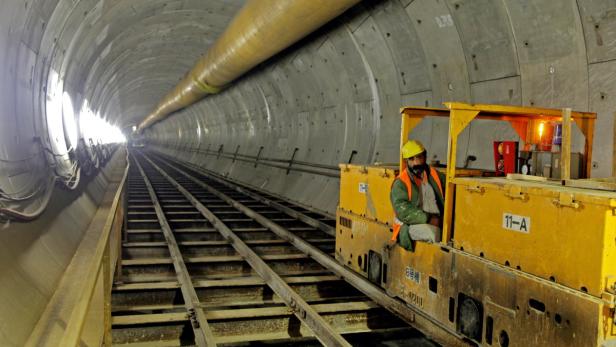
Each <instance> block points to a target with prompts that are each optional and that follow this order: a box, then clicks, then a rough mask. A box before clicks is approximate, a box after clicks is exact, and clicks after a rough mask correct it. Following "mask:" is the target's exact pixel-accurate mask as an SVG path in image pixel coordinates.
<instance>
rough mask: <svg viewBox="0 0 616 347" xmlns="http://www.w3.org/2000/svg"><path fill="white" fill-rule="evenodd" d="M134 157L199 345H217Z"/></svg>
mask: <svg viewBox="0 0 616 347" xmlns="http://www.w3.org/2000/svg"><path fill="white" fill-rule="evenodd" d="M133 157H134V156H133ZM134 159H135V164H136V166H137V168H138V169H139V173H140V174H141V178H143V181H144V182H145V185H146V188H147V190H148V194H149V195H150V199H151V200H152V205H154V210H155V211H156V217H157V219H158V223H159V224H160V226H161V229H162V231H163V235H164V237H165V240H166V241H167V246H168V248H169V253H170V255H171V259H172V261H173V267H174V269H175V273H176V276H177V279H178V282H179V283H180V290H181V292H182V297H183V298H184V305H185V306H186V309H187V311H188V316H189V318H190V322H191V327H192V329H193V331H194V334H195V342H196V343H197V345H199V346H216V342H215V339H214V334H213V333H212V330H211V328H210V326H209V324H208V322H207V319H206V317H205V312H203V308H202V307H201V305H200V304H199V297H198V296H197V291H196V290H195V287H194V286H193V283H192V280H191V278H190V275H189V274H188V269H187V268H186V264H185V263H184V259H183V258H182V253H181V252H180V249H179V247H178V244H177V242H176V240H175V237H174V236H173V231H172V230H171V226H170V225H169V222H168V221H167V217H166V216H165V213H164V212H163V209H162V207H161V205H160V203H159V201H158V197H157V196H156V193H155V191H154V188H153V186H152V183H151V182H150V179H149V178H148V177H147V175H146V173H145V171H144V170H143V167H141V164H139V161H138V160H137V158H136V157H134Z"/></svg>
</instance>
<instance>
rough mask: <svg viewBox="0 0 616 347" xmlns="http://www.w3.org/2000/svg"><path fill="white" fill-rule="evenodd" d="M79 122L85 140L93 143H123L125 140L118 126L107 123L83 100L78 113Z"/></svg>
mask: <svg viewBox="0 0 616 347" xmlns="http://www.w3.org/2000/svg"><path fill="white" fill-rule="evenodd" d="M79 124H80V126H81V133H82V134H83V137H84V139H85V141H86V143H89V140H90V139H91V140H92V142H93V143H95V144H96V143H102V144H107V143H123V142H126V137H125V136H124V134H123V133H122V131H121V130H120V128H118V127H117V126H114V125H112V124H109V123H108V122H107V121H105V120H104V119H103V118H102V117H100V116H99V115H97V114H95V113H94V111H92V109H90V106H89V104H88V101H87V100H85V101H84V103H83V106H82V107H81V112H80V114H79Z"/></svg>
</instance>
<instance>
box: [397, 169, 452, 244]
mask: <svg viewBox="0 0 616 347" xmlns="http://www.w3.org/2000/svg"><path fill="white" fill-rule="evenodd" d="M430 176H432V179H433V180H434V182H436V186H437V187H438V190H439V191H440V192H441V196H442V197H443V198H444V197H445V196H444V194H443V186H442V184H441V179H440V177H438V173H437V172H436V169H435V168H433V167H430ZM396 178H397V179H400V181H402V182H403V183H404V185H405V186H406V191H407V192H408V194H409V201H412V200H411V199H412V197H413V186H412V184H411V176H409V173H408V171H407V170H406V169H405V170H403V171H402V172H401V173H400V174H399V175H398V177H396ZM424 179H427V177H426V176H425V172H424ZM415 184H417V186H420V185H421V181H419V180H418V179H415ZM402 225H403V223H402V222H401V221H400V220H399V219H398V218H397V217H396V216H394V232H393V234H392V235H391V240H392V241H397V240H398V234H400V229H402Z"/></svg>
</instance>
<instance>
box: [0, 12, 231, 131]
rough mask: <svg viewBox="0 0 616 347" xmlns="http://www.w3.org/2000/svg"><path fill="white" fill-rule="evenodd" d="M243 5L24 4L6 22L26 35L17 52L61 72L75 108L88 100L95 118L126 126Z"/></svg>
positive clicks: (149, 106) (165, 89)
mask: <svg viewBox="0 0 616 347" xmlns="http://www.w3.org/2000/svg"><path fill="white" fill-rule="evenodd" d="M9 2H11V1H9ZM14 3H15V5H17V4H18V3H21V4H23V2H22V1H14ZM242 3H243V1H240V0H224V1H223V0H220V1H216V0H214V1H203V0H194V1H184V0H181V1H169V0H167V1H162V0H131V1H122V0H115V1H110V0H107V1H91V0H90V1H89V0H81V1H53V0H52V1H49V0H41V1H27V2H26V3H25V5H22V6H19V7H18V6H13V7H11V10H12V11H13V13H12V14H11V15H10V17H9V18H6V19H7V20H6V21H5V20H4V18H3V21H2V22H3V23H11V24H10V28H9V31H10V32H16V31H17V32H18V31H21V32H22V35H21V39H20V41H21V46H22V47H20V48H21V50H26V52H20V54H29V55H33V54H34V55H38V56H39V59H40V56H41V55H42V56H43V58H44V59H45V62H46V63H47V64H49V68H51V69H53V70H55V71H57V72H58V73H59V74H60V77H61V78H62V79H63V80H64V88H65V90H69V93H70V94H71V95H73V99H74V103H79V102H80V101H81V100H82V99H87V100H88V101H89V104H90V106H91V108H92V109H93V110H95V112H100V114H101V115H102V116H105V117H107V118H108V119H109V120H110V121H112V122H114V123H115V122H116V121H117V119H116V118H118V117H122V119H121V122H120V124H122V125H129V124H132V123H135V122H137V121H139V120H140V118H141V117H143V115H145V114H147V113H148V112H149V111H151V109H152V107H153V106H152V105H155V104H156V103H157V102H158V100H159V99H160V98H161V97H162V96H164V94H165V93H166V92H168V91H169V89H171V88H172V87H173V86H174V85H175V84H176V83H177V81H178V80H179V79H180V78H181V77H182V76H183V75H184V73H185V72H186V71H187V70H188V69H189V68H190V67H191V66H192V65H193V64H194V62H195V60H196V59H198V57H199V56H200V55H201V54H203V53H204V52H205V51H206V49H207V47H208V46H209V45H210V44H211V43H212V42H213V41H214V40H215V38H216V37H218V36H219V35H220V33H221V32H222V31H223V30H224V28H225V27H226V25H227V24H228V22H229V21H230V19H231V18H232V17H233V15H234V14H235V13H236V12H237V10H238V9H239V8H240V7H241V5H242ZM5 7H7V6H6V4H5V5H3V6H2V9H3V13H6V14H9V13H10V12H5V11H4V9H5ZM24 20H25V22H23V21H24ZM23 46H26V47H23ZM13 52H15V51H13ZM80 99H81V100H80Z"/></svg>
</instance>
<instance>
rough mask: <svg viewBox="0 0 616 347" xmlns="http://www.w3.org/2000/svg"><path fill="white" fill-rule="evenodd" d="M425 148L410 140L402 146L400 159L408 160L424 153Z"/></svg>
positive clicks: (419, 143)
mask: <svg viewBox="0 0 616 347" xmlns="http://www.w3.org/2000/svg"><path fill="white" fill-rule="evenodd" d="M425 150H426V148H425V147H424V146H423V145H422V144H421V142H419V141H417V140H411V141H408V142H407V143H405V144H404V146H402V158H404V159H408V158H411V157H414V156H416V155H417V154H420V153H422V152H425Z"/></svg>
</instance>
